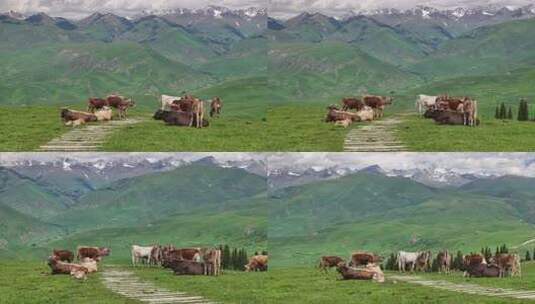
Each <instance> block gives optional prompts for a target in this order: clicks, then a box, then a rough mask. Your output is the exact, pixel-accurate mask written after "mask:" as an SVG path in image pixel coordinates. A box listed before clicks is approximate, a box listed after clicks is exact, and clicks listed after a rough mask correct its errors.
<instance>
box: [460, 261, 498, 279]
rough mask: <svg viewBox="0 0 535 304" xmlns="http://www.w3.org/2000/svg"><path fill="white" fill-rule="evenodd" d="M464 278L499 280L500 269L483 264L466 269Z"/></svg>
mask: <svg viewBox="0 0 535 304" xmlns="http://www.w3.org/2000/svg"><path fill="white" fill-rule="evenodd" d="M464 276H468V277H476V278H498V277H500V267H498V266H496V265H487V264H482V263H480V264H475V265H470V266H469V267H468V268H467V269H466V272H465V273H464Z"/></svg>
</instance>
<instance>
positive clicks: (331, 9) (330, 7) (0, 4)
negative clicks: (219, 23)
mask: <svg viewBox="0 0 535 304" xmlns="http://www.w3.org/2000/svg"><path fill="white" fill-rule="evenodd" d="M534 2H535V0H502V1H499V0H425V1H422V0H419V1H418V0H0V11H9V10H14V11H18V12H23V13H32V12H45V13H47V14H50V15H52V16H63V17H70V18H80V17H83V16H85V15H88V14H91V13H93V12H95V11H101V12H113V13H116V14H120V15H123V16H132V15H135V14H137V13H139V12H140V11H142V10H157V9H165V8H202V7H206V6H208V5H218V6H226V7H230V8H246V7H251V6H254V7H269V10H270V14H272V15H273V16H275V17H289V16H292V15H296V14H299V13H301V12H303V11H309V12H322V13H326V14H329V15H345V14H346V13H347V12H348V11H351V10H355V11H359V10H362V9H375V8H385V7H388V8H400V9H406V8H412V7H415V6H417V5H428V6H433V7H437V8H452V7H457V6H467V7H473V6H479V5H489V4H497V5H503V6H506V5H509V6H522V5H527V4H532V3H534Z"/></svg>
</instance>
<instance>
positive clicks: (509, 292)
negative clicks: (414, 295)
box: [390, 276, 535, 300]
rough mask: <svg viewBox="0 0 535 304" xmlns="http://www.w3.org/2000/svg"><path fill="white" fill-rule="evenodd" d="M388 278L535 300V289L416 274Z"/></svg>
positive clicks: (473, 292)
mask: <svg viewBox="0 0 535 304" xmlns="http://www.w3.org/2000/svg"><path fill="white" fill-rule="evenodd" d="M390 279H393V280H398V281H404V282H408V283H412V284H418V285H422V286H427V287H433V288H438V289H442V290H448V291H455V292H463V293H468V294H473V295H479V296H490V297H502V298H514V299H521V300H535V290H518V289H517V290H515V289H508V288H496V287H485V286H481V285H477V284H467V283H462V284H461V283H452V282H448V281H440V280H427V279H424V278H422V277H418V276H391V277H390Z"/></svg>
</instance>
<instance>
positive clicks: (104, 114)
mask: <svg viewBox="0 0 535 304" xmlns="http://www.w3.org/2000/svg"><path fill="white" fill-rule="evenodd" d="M160 101H161V108H160V109H159V110H158V111H157V112H156V113H155V114H154V116H153V118H154V119H156V120H163V121H164V122H165V123H166V124H168V125H173V126H183V127H195V128H204V127H208V126H209V124H210V123H209V122H208V120H206V119H205V118H204V112H205V110H204V104H205V102H204V101H203V100H201V99H199V98H197V97H194V96H192V95H188V94H186V93H184V94H183V96H181V97H177V96H169V95H162V96H161V99H160ZM135 105H136V103H135V102H134V100H133V98H125V97H123V96H119V95H109V96H107V97H106V98H96V97H92V98H89V100H88V102H87V111H76V110H72V109H67V108H62V109H61V113H60V116H61V120H62V121H63V123H64V124H65V125H66V126H72V127H76V126H80V125H84V124H86V123H89V122H97V121H109V120H112V118H113V112H112V109H113V108H115V109H116V110H117V111H118V118H119V119H126V114H127V111H128V109H129V108H132V107H135ZM222 109H223V101H222V100H221V98H219V97H214V98H213V99H212V101H211V102H210V117H212V118H214V117H219V116H220V115H221V111H222Z"/></svg>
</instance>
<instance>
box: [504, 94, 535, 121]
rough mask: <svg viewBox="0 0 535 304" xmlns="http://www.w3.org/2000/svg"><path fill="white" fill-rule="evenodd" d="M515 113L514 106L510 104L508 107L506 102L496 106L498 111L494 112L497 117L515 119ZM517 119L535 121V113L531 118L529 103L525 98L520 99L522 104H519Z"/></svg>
mask: <svg viewBox="0 0 535 304" xmlns="http://www.w3.org/2000/svg"><path fill="white" fill-rule="evenodd" d="M513 117H514V114H513V108H512V107H511V106H509V107H508V108H507V107H506V106H505V103H503V102H502V103H501V104H500V105H498V106H496V113H495V114H494V118H496V119H508V120H513V119H514V118H513ZM516 119H517V120H518V121H529V120H532V121H535V115H533V117H532V118H531V119H530V113H529V104H528V102H527V101H526V100H525V99H521V100H520V104H519V105H518V113H517V115H516Z"/></svg>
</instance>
